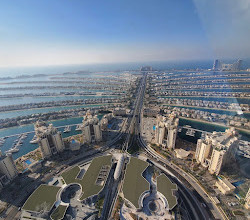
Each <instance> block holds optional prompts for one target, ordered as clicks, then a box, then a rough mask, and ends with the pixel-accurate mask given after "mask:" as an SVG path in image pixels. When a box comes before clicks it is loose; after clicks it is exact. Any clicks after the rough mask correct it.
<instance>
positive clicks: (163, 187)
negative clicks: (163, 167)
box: [157, 174, 177, 210]
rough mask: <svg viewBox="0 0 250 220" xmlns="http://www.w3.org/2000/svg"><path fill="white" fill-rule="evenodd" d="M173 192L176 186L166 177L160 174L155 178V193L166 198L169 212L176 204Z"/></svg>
mask: <svg viewBox="0 0 250 220" xmlns="http://www.w3.org/2000/svg"><path fill="white" fill-rule="evenodd" d="M173 190H177V185H176V184H174V183H172V182H171V181H170V180H169V179H168V177H167V176H166V175H164V174H161V175H160V176H158V177H157V191H159V192H160V193H161V194H163V195H164V196H165V197H166V199H167V200H168V205H169V209H170V210H171V209H172V208H174V207H175V205H176V204H177V199H176V197H175V196H173Z"/></svg>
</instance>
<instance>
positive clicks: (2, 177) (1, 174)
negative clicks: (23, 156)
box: [0, 151, 18, 190]
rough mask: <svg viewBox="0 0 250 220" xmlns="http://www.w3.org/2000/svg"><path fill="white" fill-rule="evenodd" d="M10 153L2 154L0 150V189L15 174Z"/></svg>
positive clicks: (14, 166)
mask: <svg viewBox="0 0 250 220" xmlns="http://www.w3.org/2000/svg"><path fill="white" fill-rule="evenodd" d="M17 174H18V172H17V169H16V165H15V162H14V160H13V158H12V154H7V155H2V153H1V151H0V190H1V189H2V188H3V186H5V185H7V184H8V183H9V182H10V181H11V180H13V179H14V178H15V177H16V176H17Z"/></svg>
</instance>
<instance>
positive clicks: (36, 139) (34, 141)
mask: <svg viewBox="0 0 250 220" xmlns="http://www.w3.org/2000/svg"><path fill="white" fill-rule="evenodd" d="M38 141H39V138H38V137H37V136H36V135H34V137H33V138H32V140H31V141H30V143H31V144H37V143H38Z"/></svg>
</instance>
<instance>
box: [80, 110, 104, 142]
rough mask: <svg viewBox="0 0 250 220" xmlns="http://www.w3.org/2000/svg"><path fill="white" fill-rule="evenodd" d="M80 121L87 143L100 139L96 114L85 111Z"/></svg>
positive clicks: (100, 132)
mask: <svg viewBox="0 0 250 220" xmlns="http://www.w3.org/2000/svg"><path fill="white" fill-rule="evenodd" d="M82 122H83V127H82V129H83V135H84V138H85V141H86V142H87V143H92V142H100V141H102V131H101V125H100V123H99V119H98V118H97V116H92V114H91V113H90V112H87V114H86V116H85V117H84V119H83V121H82Z"/></svg>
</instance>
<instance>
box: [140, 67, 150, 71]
mask: <svg viewBox="0 0 250 220" xmlns="http://www.w3.org/2000/svg"><path fill="white" fill-rule="evenodd" d="M152 70H153V68H152V66H142V67H141V68H140V71H141V72H150V71H152Z"/></svg>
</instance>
